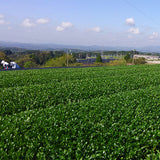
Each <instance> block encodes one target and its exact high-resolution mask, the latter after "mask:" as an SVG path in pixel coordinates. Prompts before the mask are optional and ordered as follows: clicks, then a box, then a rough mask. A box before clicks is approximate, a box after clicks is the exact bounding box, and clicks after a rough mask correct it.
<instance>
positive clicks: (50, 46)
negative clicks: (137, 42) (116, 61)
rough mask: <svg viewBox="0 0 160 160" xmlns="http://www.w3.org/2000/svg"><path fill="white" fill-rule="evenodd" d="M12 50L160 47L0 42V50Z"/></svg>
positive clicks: (156, 49) (157, 50)
mask: <svg viewBox="0 0 160 160" xmlns="http://www.w3.org/2000/svg"><path fill="white" fill-rule="evenodd" d="M2 48H12V50H16V49H18V50H20V49H21V50H25V49H26V50H46V51H49V50H57V51H58V50H64V51H65V50H67V49H72V50H74V52H76V51H77V52H80V51H81V50H82V51H101V50H107V51H110V50H115V51H122V50H124V51H128V50H133V49H136V50H137V51H140V52H151V53H154V52H155V53H160V46H147V47H118V46H115V47H112V46H98V45H93V46H81V45H61V44H35V43H19V42H4V41H0V49H2Z"/></svg>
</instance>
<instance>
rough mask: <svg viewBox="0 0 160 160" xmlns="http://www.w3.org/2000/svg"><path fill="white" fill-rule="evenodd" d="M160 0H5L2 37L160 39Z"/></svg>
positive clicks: (126, 42) (82, 41) (88, 41)
mask: <svg viewBox="0 0 160 160" xmlns="http://www.w3.org/2000/svg"><path fill="white" fill-rule="evenodd" d="M159 6H160V1H159V0H152V1H151V0H0V41H10V42H25V43H54V44H67V45H101V46H126V47H127V46H128V47H133V46H135V47H139V46H148V45H159V44H160V22H159V17H160V10H159Z"/></svg>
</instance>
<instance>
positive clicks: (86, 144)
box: [0, 65, 160, 159]
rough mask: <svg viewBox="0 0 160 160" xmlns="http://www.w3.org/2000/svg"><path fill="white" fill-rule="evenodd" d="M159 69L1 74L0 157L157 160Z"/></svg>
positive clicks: (104, 68)
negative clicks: (151, 159)
mask: <svg viewBox="0 0 160 160" xmlns="http://www.w3.org/2000/svg"><path fill="white" fill-rule="evenodd" d="M159 68H160V67H159V65H151V66H150V65H140V66H139V65H137V66H136V65H134V66H118V67H116V66H111V67H91V68H62V69H44V70H43V69H40V70H24V71H22V70H19V71H8V72H1V74H0V92H1V94H0V99H1V101H0V106H1V108H0V122H1V125H0V139H1V143H0V159H150V158H153V159H154V158H155V159H158V158H159V153H160V152H159V151H160V141H159V140H160V132H159V124H160V118H159V117H160V103H159V97H160V85H159V79H160V74H159V73H160V69H159ZM137 75H138V76H137Z"/></svg>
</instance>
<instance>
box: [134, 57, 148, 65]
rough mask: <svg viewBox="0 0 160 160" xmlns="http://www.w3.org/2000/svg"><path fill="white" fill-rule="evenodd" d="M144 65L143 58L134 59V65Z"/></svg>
mask: <svg viewBox="0 0 160 160" xmlns="http://www.w3.org/2000/svg"><path fill="white" fill-rule="evenodd" d="M145 63H146V61H145V58H144V57H141V58H137V59H134V64H145Z"/></svg>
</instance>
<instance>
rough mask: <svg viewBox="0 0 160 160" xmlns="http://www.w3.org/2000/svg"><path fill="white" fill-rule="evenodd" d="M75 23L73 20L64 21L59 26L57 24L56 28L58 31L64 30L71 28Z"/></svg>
mask: <svg viewBox="0 0 160 160" xmlns="http://www.w3.org/2000/svg"><path fill="white" fill-rule="evenodd" d="M72 26H73V24H72V23H71V22H62V23H61V24H60V25H59V26H57V28H56V30H57V31H59V32H60V31H63V30H65V29H67V28H71V27H72Z"/></svg>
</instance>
